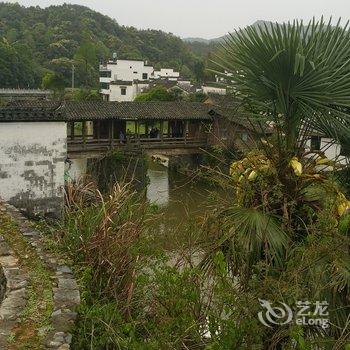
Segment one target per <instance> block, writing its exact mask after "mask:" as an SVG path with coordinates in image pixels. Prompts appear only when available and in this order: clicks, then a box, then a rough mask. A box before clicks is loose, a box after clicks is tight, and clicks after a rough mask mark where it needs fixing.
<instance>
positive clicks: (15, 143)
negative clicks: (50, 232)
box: [0, 111, 67, 216]
mask: <svg viewBox="0 0 350 350" xmlns="http://www.w3.org/2000/svg"><path fill="white" fill-rule="evenodd" d="M41 115H42V112H40V111H39V118H38V119H37V120H35V116H34V117H30V118H28V117H27V119H29V120H28V121H27V120H23V121H21V118H18V119H19V121H18V120H17V121H11V120H6V119H5V121H4V118H0V121H1V123H0V197H1V198H2V199H3V200H5V201H8V202H9V203H10V204H13V205H14V206H16V207H17V208H19V209H20V210H23V211H25V212H26V213H28V214H30V215H37V214H45V215H52V216H59V215H60V212H61V210H62V208H63V192H64V169H65V159H66V157H67V126H66V123H65V122H64V121H45V120H41V119H40V117H41Z"/></svg>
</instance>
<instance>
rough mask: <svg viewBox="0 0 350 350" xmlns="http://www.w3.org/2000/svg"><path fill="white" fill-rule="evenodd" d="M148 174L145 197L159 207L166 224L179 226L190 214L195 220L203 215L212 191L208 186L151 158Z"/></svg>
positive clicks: (167, 225)
mask: <svg viewBox="0 0 350 350" xmlns="http://www.w3.org/2000/svg"><path fill="white" fill-rule="evenodd" d="M147 176H148V185H147V199H148V200H149V202H150V203H152V204H156V205H157V206H158V207H159V208H160V209H161V211H162V212H163V214H164V219H163V223H164V224H165V226H166V227H168V228H169V227H171V226H172V225H174V226H179V225H181V224H183V223H185V222H187V221H188V218H189V217H191V218H192V219H194V218H199V217H200V216H202V215H203V214H204V212H205V210H206V209H207V206H208V196H210V193H211V191H212V188H210V186H207V185H205V184H203V183H201V182H198V181H194V180H191V179H190V178H189V177H188V176H185V175H181V174H178V173H174V172H170V171H169V169H168V168H166V167H164V166H162V165H159V164H157V163H154V162H152V161H150V162H149V165H148V169H147Z"/></svg>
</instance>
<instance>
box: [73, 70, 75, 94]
mask: <svg viewBox="0 0 350 350" xmlns="http://www.w3.org/2000/svg"><path fill="white" fill-rule="evenodd" d="M74 72H75V66H74V64H72V92H73V90H74Z"/></svg>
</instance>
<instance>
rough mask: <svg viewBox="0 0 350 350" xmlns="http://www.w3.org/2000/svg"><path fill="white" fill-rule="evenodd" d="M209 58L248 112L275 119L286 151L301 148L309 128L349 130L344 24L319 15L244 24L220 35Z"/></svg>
mask: <svg viewBox="0 0 350 350" xmlns="http://www.w3.org/2000/svg"><path fill="white" fill-rule="evenodd" d="M214 63H215V64H216V65H217V66H218V67H220V71H217V73H218V74H221V75H222V76H223V77H224V78H225V79H227V80H229V85H230V86H231V87H232V89H233V90H234V91H235V93H236V97H237V98H239V99H240V100H241V103H242V106H243V107H244V109H245V110H246V111H247V112H249V115H250V118H251V119H252V120H253V121H259V122H265V121H268V122H274V123H275V125H276V130H278V131H279V132H280V133H281V134H283V135H285V138H284V141H285V144H284V147H283V149H284V150H285V151H286V152H287V154H288V155H289V156H290V155H298V154H299V153H300V152H301V150H302V146H304V142H305V140H306V137H305V136H307V134H308V133H309V132H310V131H311V130H315V131H316V130H317V131H320V132H322V133H323V134H325V135H327V136H332V137H333V138H334V139H335V140H336V141H342V139H343V138H344V136H345V135H349V131H350V128H349V122H350V113H349V111H348V108H349V107H350V79H349V78H350V32H349V31H348V24H346V25H345V26H344V27H341V26H340V21H339V22H338V23H337V25H336V26H332V25H331V21H329V22H328V24H326V23H325V22H324V21H323V19H321V20H320V21H315V20H313V21H311V22H309V23H308V24H307V25H306V26H304V25H303V22H302V21H300V22H299V21H294V22H293V23H288V24H282V25H280V24H272V23H269V24H267V23H265V24H260V25H258V26H256V27H247V28H246V29H244V30H240V31H238V32H236V33H234V34H231V35H229V36H228V37H227V38H226V39H225V41H224V42H223V43H222V45H221V48H220V50H219V52H218V53H217V56H216V60H215V62H214ZM222 71H224V72H225V73H224V74H223V73H220V72H222ZM227 73H228V74H227ZM285 156H286V153H285V152H283V157H285Z"/></svg>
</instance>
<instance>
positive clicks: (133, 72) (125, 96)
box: [100, 59, 154, 102]
mask: <svg viewBox="0 0 350 350" xmlns="http://www.w3.org/2000/svg"><path fill="white" fill-rule="evenodd" d="M152 78H154V68H153V67H152V66H151V65H148V64H147V63H145V62H144V61H139V60H117V59H114V60H111V61H109V62H108V63H107V64H105V65H101V66H100V92H101V94H102V95H103V97H104V99H105V100H107V101H118V102H122V101H133V100H134V98H135V97H136V96H137V95H138V94H139V93H141V92H142V91H143V89H144V87H145V86H146V87H148V81H149V79H152ZM142 82H144V83H142Z"/></svg>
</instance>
